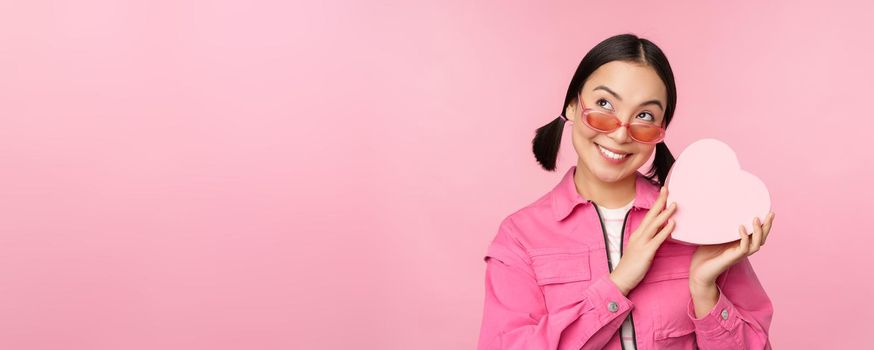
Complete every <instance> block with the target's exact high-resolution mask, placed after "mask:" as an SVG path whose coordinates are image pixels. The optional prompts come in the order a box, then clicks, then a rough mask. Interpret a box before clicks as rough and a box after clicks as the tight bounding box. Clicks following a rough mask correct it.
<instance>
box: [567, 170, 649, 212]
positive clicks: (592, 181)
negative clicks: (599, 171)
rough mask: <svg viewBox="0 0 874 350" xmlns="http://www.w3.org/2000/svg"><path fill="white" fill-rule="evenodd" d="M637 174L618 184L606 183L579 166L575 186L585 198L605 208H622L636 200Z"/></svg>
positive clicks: (576, 171) (575, 176)
mask: <svg viewBox="0 0 874 350" xmlns="http://www.w3.org/2000/svg"><path fill="white" fill-rule="evenodd" d="M635 177H636V174H632V176H626V177H625V178H624V179H621V180H619V181H616V182H604V181H601V179H599V178H598V177H597V176H595V175H594V174H592V173H590V172H589V171H588V169H587V168H586V167H585V166H579V165H577V167H576V170H575V171H574V184H575V185H576V188H577V193H579V194H580V195H581V196H583V198H586V199H590V200H592V202H595V204H598V205H600V206H602V207H605V208H621V207H622V206H624V205H626V204H628V202H630V201H632V200H633V199H634V195H635V191H636V189H635V186H636V183H635V182H636V180H637V179H636V178H635Z"/></svg>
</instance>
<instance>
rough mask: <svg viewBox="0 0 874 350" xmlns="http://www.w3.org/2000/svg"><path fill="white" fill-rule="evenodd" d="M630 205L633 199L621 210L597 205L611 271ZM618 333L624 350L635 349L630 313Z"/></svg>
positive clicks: (616, 259)
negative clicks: (608, 253) (605, 232)
mask: <svg viewBox="0 0 874 350" xmlns="http://www.w3.org/2000/svg"><path fill="white" fill-rule="evenodd" d="M632 204H634V199H632V200H631V202H628V204H626V205H624V206H623V207H622V208H616V209H610V208H604V207H602V206H600V205H598V210H599V211H600V212H601V219H602V220H604V228H605V229H606V230H607V250H608V251H609V252H610V262H611V265H612V266H611V267H610V269H611V270H612V269H615V268H616V265H617V264H619V257H620V255H621V253H620V252H619V247H620V244H622V243H621V242H622V226H623V224H624V221H625V214H626V213H628V210H630V209H631V205H632ZM620 333H621V336H622V343H623V344H624V345H625V349H626V350H628V349H636V348H637V347H636V344H635V343H634V337H633V336H632V326H631V313H629V314H628V317H626V318H625V321H624V322H622V329H621V331H620Z"/></svg>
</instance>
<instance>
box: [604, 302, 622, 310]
mask: <svg viewBox="0 0 874 350" xmlns="http://www.w3.org/2000/svg"><path fill="white" fill-rule="evenodd" d="M607 310H610V312H616V310H619V304H617V303H616V302H615V301H611V302H610V303H609V304H607Z"/></svg>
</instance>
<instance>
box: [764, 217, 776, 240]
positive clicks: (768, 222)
mask: <svg viewBox="0 0 874 350" xmlns="http://www.w3.org/2000/svg"><path fill="white" fill-rule="evenodd" d="M774 215H775V214H774V212H773V211H772V212H770V213H768V217H767V218H766V219H765V225H764V226H762V232H764V235H763V236H762V245H765V241H767V240H768V234H769V233H771V225H772V224H773V223H774Z"/></svg>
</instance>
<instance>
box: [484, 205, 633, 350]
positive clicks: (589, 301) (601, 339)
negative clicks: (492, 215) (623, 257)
mask: <svg viewBox="0 0 874 350" xmlns="http://www.w3.org/2000/svg"><path fill="white" fill-rule="evenodd" d="M506 222H507V221H505V223H506ZM510 227H511V225H506V224H502V225H501V229H499V232H498V235H497V236H496V238H495V240H494V241H493V242H492V244H491V245H490V246H489V249H488V253H487V254H486V256H485V258H484V260H485V261H486V278H485V304H484V311H483V318H482V324H481V328H480V334H479V341H478V346H477V349H479V350H485V349H490V350H496V349H537V350H540V349H544V350H545V349H575V350H576V349H601V348H603V347H604V345H605V344H607V342H608V341H609V340H610V339H611V338H612V336H613V335H614V334H615V333H616V332H617V330H618V329H619V327H621V326H622V322H623V321H624V320H625V318H626V316H627V315H628V312H629V311H630V310H631V309H632V308H633V306H634V305H633V304H632V303H631V301H630V300H629V299H628V298H626V297H625V296H624V295H622V292H621V291H620V290H619V288H618V287H617V286H616V284H614V283H613V281H612V280H610V278H609V277H608V275H604V276H602V277H601V278H598V279H597V280H595V281H593V282H592V284H591V285H590V287H589V288H588V289H587V290H586V291H585V292H584V293H582V295H580V296H579V300H577V301H576V302H573V303H569V305H568V306H567V307H563V308H561V309H558V310H547V309H546V305H545V301H544V296H543V292H542V290H541V288H540V286H539V285H538V284H537V282H536V278H535V275H534V272H533V269H532V267H531V264H530V259H529V258H528V255H527V253H526V252H525V250H524V249H523V248H522V247H521V245H520V244H518V242H516V241H515V239H514V238H513V234H512V229H511V228H510ZM610 302H615V303H616V304H617V306H618V308H614V310H613V311H612V312H611V311H610V309H609V308H608V305H609V304H610Z"/></svg>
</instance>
